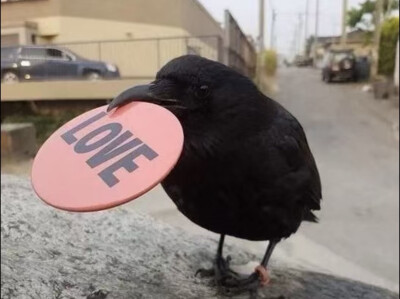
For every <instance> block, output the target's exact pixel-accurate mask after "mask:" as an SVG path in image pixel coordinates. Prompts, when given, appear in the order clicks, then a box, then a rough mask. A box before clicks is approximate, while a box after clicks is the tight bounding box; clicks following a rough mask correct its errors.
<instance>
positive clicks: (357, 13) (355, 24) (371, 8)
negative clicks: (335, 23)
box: [347, 0, 399, 30]
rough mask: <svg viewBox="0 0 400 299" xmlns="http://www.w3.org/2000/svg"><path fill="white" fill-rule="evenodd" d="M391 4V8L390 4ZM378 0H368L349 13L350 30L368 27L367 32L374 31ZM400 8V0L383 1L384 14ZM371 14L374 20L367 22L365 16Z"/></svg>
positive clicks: (348, 23)
mask: <svg viewBox="0 0 400 299" xmlns="http://www.w3.org/2000/svg"><path fill="white" fill-rule="evenodd" d="M390 3H391V7H389V4H390ZM375 5H376V0H366V1H364V2H363V3H361V4H360V5H359V7H353V8H352V9H350V10H349V11H348V13H347V25H348V26H349V27H350V28H360V27H362V26H364V27H366V29H367V30H372V26H373V23H374V22H373V21H374V12H375ZM398 8H399V0H392V1H390V0H383V9H384V12H387V11H392V10H395V9H398ZM368 14H371V15H372V18H371V19H369V20H367V19H366V18H364V16H366V15H368Z"/></svg>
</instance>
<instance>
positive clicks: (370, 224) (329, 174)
mask: <svg viewBox="0 0 400 299" xmlns="http://www.w3.org/2000/svg"><path fill="white" fill-rule="evenodd" d="M279 82H280V84H279V94H278V100H279V102H281V103H282V104H283V105H284V106H285V107H287V109H289V110H290V111H292V113H293V114H294V115H295V116H296V117H297V118H298V120H299V121H300V122H301V123H302V124H303V127H304V129H305V131H306V134H307V136H308V139H309V143H310V146H311V149H312V150H313V152H314V154H315V158H316V160H317V164H318V166H319V169H320V173H321V179H322V185H323V198H324V199H323V206H322V211H321V213H319V217H320V219H321V221H320V224H319V225H310V226H307V228H306V229H304V230H302V233H303V234H304V235H305V236H306V237H307V238H308V239H310V240H313V241H314V242H316V243H318V244H322V245H323V246H325V247H327V248H329V249H330V250H331V251H332V252H334V253H335V254H337V255H339V256H341V257H343V258H345V259H347V260H349V261H352V262H353V263H354V264H356V265H358V266H360V267H362V268H365V269H366V270H368V271H370V272H372V273H374V274H375V275H377V276H379V277H382V278H384V279H386V280H388V281H390V282H392V283H393V286H395V285H396V284H397V289H398V280H399V197H398V196H399V145H398V138H397V139H396V138H395V134H397V135H398V131H397V132H396V131H394V129H393V127H394V125H396V123H397V124H398V122H399V119H398V108H397V109H396V107H393V103H391V102H390V101H383V102H380V101H376V100H374V99H372V96H371V95H370V94H367V93H364V92H362V91H361V90H360V85H358V84H357V85H356V84H340V83H336V84H325V83H322V82H321V81H320V76H319V72H316V71H314V70H294V69H284V70H282V71H281V75H280V80H279Z"/></svg>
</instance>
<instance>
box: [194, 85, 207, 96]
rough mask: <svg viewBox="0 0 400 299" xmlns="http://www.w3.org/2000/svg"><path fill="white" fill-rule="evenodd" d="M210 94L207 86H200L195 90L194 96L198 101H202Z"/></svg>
mask: <svg viewBox="0 0 400 299" xmlns="http://www.w3.org/2000/svg"><path fill="white" fill-rule="evenodd" d="M209 93H210V89H209V88H208V86H207V85H201V86H200V87H198V88H197V90H196V96H197V97H198V98H200V99H204V98H206V97H207V96H208V94H209Z"/></svg>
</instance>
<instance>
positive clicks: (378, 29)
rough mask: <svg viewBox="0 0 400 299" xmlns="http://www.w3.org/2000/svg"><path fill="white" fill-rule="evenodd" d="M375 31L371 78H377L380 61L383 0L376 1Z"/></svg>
mask: <svg viewBox="0 0 400 299" xmlns="http://www.w3.org/2000/svg"><path fill="white" fill-rule="evenodd" d="M375 5H376V6H375V17H374V19H375V32H374V43H373V47H372V65H371V78H372V79H373V78H375V77H376V76H377V75H378V63H379V44H380V40H381V17H382V13H383V1H382V0H376V2H375Z"/></svg>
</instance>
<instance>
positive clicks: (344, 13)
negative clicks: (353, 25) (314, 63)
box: [340, 0, 347, 47]
mask: <svg viewBox="0 0 400 299" xmlns="http://www.w3.org/2000/svg"><path fill="white" fill-rule="evenodd" d="M346 27H347V0H343V5H342V37H341V39H340V45H341V46H342V47H344V46H345V45H346V42H347V32H346Z"/></svg>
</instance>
